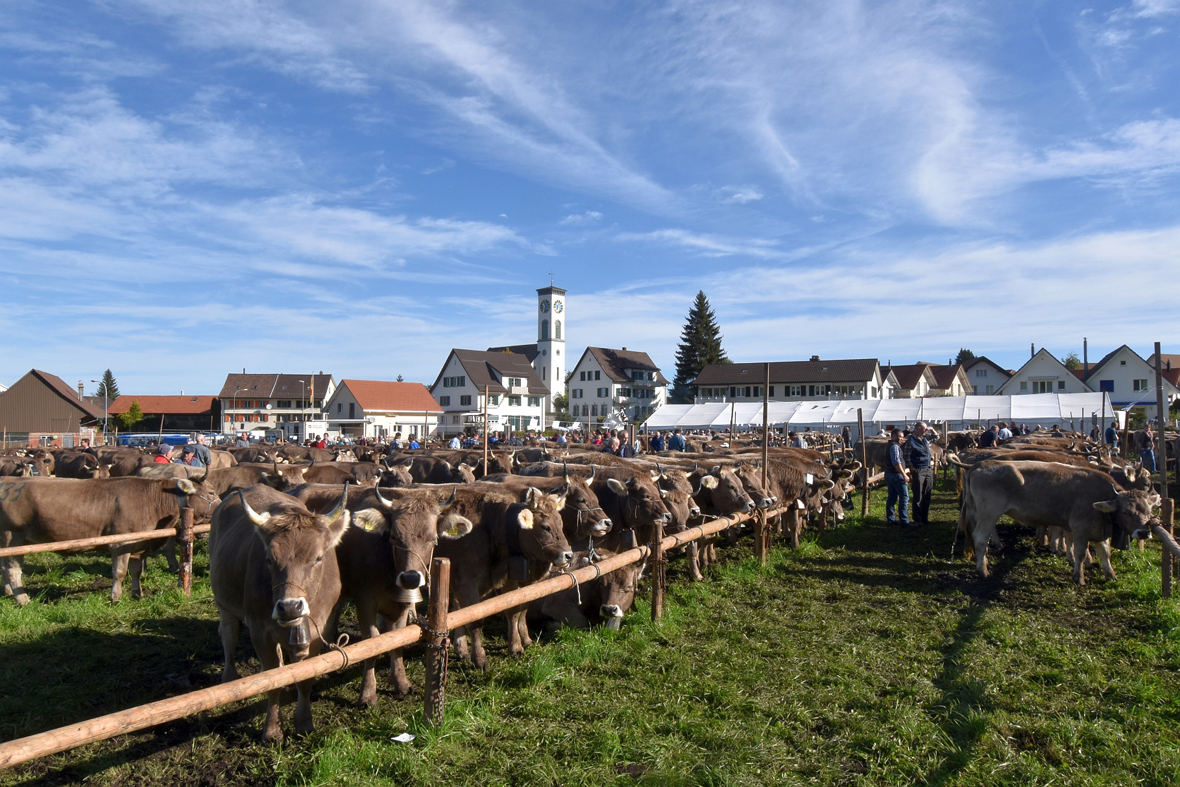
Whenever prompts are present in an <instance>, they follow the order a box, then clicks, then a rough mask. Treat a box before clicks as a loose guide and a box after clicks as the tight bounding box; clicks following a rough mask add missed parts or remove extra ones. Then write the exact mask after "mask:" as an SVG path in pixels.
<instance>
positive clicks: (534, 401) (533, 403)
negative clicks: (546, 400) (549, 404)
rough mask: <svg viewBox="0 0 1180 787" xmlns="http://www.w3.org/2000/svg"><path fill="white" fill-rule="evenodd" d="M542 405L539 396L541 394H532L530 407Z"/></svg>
mask: <svg viewBox="0 0 1180 787" xmlns="http://www.w3.org/2000/svg"><path fill="white" fill-rule="evenodd" d="M540 406H541V397H539V396H530V397H529V407H540Z"/></svg>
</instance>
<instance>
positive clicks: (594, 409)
mask: <svg viewBox="0 0 1180 787" xmlns="http://www.w3.org/2000/svg"><path fill="white" fill-rule="evenodd" d="M590 415H598V405H596V404H592V405H590Z"/></svg>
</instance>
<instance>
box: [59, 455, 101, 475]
mask: <svg viewBox="0 0 1180 787" xmlns="http://www.w3.org/2000/svg"><path fill="white" fill-rule="evenodd" d="M54 472H55V473H56V474H57V477H58V478H110V477H111V472H110V468H109V467H108V466H107V465H100V464H99V463H98V457H97V456H95V455H94V454H87V453H84V452H82V451H63V452H61V453H59V454H58V455H57V463H56V470H55V471H54Z"/></svg>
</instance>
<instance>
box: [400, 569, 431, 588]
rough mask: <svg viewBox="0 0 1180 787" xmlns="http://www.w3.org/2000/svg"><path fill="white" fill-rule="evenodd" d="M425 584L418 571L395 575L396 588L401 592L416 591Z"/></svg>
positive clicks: (424, 579)
mask: <svg viewBox="0 0 1180 787" xmlns="http://www.w3.org/2000/svg"><path fill="white" fill-rule="evenodd" d="M425 584H426V578H425V577H423V576H422V574H421V572H418V571H403V572H402V573H400V574H398V575H397V586H398V587H399V588H401V589H402V590H417V589H418V588H420V587H422V586H423V585H425Z"/></svg>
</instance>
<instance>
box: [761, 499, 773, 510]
mask: <svg viewBox="0 0 1180 787" xmlns="http://www.w3.org/2000/svg"><path fill="white" fill-rule="evenodd" d="M772 505H774V498H772V497H764V498H762V500H761V501H760V502H759V503H758V507H759V508H770V507H771V506H772Z"/></svg>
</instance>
